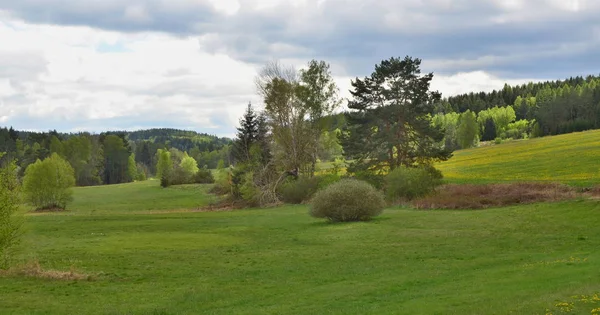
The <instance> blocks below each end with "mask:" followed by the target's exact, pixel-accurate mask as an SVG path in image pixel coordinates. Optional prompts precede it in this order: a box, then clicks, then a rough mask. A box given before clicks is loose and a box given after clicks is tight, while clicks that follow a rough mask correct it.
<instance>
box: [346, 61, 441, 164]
mask: <svg viewBox="0 0 600 315" xmlns="http://www.w3.org/2000/svg"><path fill="white" fill-rule="evenodd" d="M420 64H421V60H420V59H413V58H411V57H408V56H407V57H406V58H404V60H402V59H399V58H391V59H389V60H384V61H382V62H381V63H380V64H379V65H376V66H375V71H374V72H373V73H372V74H371V76H370V77H365V78H364V79H363V80H360V79H358V78H357V79H356V80H354V81H352V86H353V90H352V91H351V93H352V95H353V97H354V99H353V100H352V101H350V102H349V104H348V107H349V108H350V109H353V110H354V111H351V112H348V113H347V122H348V126H347V128H345V130H344V131H343V133H342V134H343V136H342V137H341V142H342V146H343V148H344V153H345V155H346V157H347V158H350V159H354V160H355V162H353V163H352V164H351V165H350V167H349V171H350V172H356V171H361V170H367V169H368V170H371V171H378V170H384V171H385V170H386V169H387V170H393V169H395V168H396V167H398V166H401V165H403V166H407V167H412V166H416V165H423V164H431V163H432V162H434V161H443V160H447V159H448V158H450V157H451V154H452V153H451V151H450V150H447V149H443V148H440V146H438V145H437V144H438V143H439V142H440V141H441V140H442V139H443V138H444V133H443V130H441V128H439V127H437V126H434V125H433V124H432V123H431V116H430V114H431V113H432V112H433V110H434V103H435V102H436V101H439V99H440V97H441V95H440V94H439V93H438V92H432V91H429V85H430V81H431V80H432V79H433V74H432V73H429V74H426V75H420V74H421V71H420V69H419V66H420Z"/></svg>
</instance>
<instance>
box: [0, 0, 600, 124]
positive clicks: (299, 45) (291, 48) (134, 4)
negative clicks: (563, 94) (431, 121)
mask: <svg viewBox="0 0 600 315" xmlns="http://www.w3.org/2000/svg"><path fill="white" fill-rule="evenodd" d="M599 13H600V2H598V1H594V0H527V1H526V0H488V1H476V0H429V1H423V0H405V1H402V2H398V1H395V0H378V1H376V0H288V1H284V0H261V1H258V0H257V1H242V0H169V1H167V0H136V1H121V0H89V1H79V0H20V1H14V0H0V38H2V40H3V45H0V111H1V112H0V122H2V123H3V124H14V125H15V126H16V127H18V128H27V129H36V128H37V129H41V130H45V129H48V128H51V129H55V128H56V129H61V130H67V131H68V130H76V129H78V128H84V129H85V128H86V127H87V128H89V129H91V130H93V131H101V130H105V129H111V128H112V129H115V128H116V129H130V128H134V127H143V126H156V127H161V126H162V127H176V128H191V129H195V130H199V131H204V132H210V133H213V132H214V133H215V134H218V135H229V136H232V135H233V134H234V131H235V129H234V128H235V125H236V124H237V122H238V117H239V116H240V115H241V114H242V112H243V110H244V108H245V105H246V104H247V103H248V101H252V102H253V103H254V104H256V105H258V104H259V99H258V97H257V95H256V93H255V89H254V85H253V78H254V75H255V73H256V71H257V69H258V67H259V66H261V65H262V64H263V63H264V62H266V61H268V60H272V59H280V60H281V61H282V62H284V63H286V64H293V65H295V66H296V67H300V66H302V65H304V64H306V62H307V61H308V60H310V59H313V58H315V59H324V60H326V61H328V62H329V63H330V64H331V66H332V72H333V74H334V75H335V76H336V79H337V82H338V85H339V86H340V90H341V92H342V95H343V96H346V97H347V96H349V93H348V89H349V88H350V80H351V79H353V78H355V77H363V76H365V75H369V74H370V73H371V72H372V71H373V68H374V65H375V64H377V63H379V61H380V60H382V59H387V58H389V57H392V56H395V57H404V56H405V55H410V56H413V57H418V58H421V59H423V64H422V65H423V70H424V71H427V72H429V71H432V72H434V73H435V78H434V82H433V84H432V86H433V87H434V88H436V89H439V90H440V91H441V92H443V94H444V95H452V94H456V93H463V92H469V91H478V90H490V89H497V88H501V87H502V85H503V84H504V83H505V82H508V83H524V82H527V81H529V80H546V79H560V78H565V77H569V76H575V75H587V74H597V73H600V59H598V58H597V56H598V55H599V54H600V22H599V20H598V19H597V16H598V14H599ZM4 43H9V44H4Z"/></svg>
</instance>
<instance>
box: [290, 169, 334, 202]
mask: <svg viewBox="0 0 600 315" xmlns="http://www.w3.org/2000/svg"><path fill="white" fill-rule="evenodd" d="M340 179H341V177H340V176H339V175H335V174H325V175H318V176H313V177H299V178H298V179H297V180H290V181H288V182H286V183H285V184H284V185H282V187H281V188H280V190H279V195H280V196H281V200H282V201H283V202H286V203H292V204H300V203H303V202H307V201H309V200H310V198H312V196H313V195H314V194H315V193H316V192H317V191H319V190H321V189H324V188H326V187H327V186H329V185H331V184H333V183H336V182H338V181H339V180H340Z"/></svg>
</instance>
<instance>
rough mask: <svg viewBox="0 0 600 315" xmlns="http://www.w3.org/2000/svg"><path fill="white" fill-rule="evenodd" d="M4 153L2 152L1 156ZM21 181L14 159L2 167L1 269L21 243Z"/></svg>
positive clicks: (0, 202)
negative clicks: (18, 177)
mask: <svg viewBox="0 0 600 315" xmlns="http://www.w3.org/2000/svg"><path fill="white" fill-rule="evenodd" d="M2 156H3V153H0V158H1V157H2ZM19 204H20V199H19V181H18V179H17V165H16V163H15V162H14V161H11V162H10V163H7V165H5V166H4V167H2V168H0V269H6V268H7V267H8V265H9V261H10V258H11V256H12V254H13V253H12V249H13V248H14V246H15V245H17V244H18V243H19V235H20V234H21V228H22V226H23V218H22V216H21V215H17V214H18V211H19Z"/></svg>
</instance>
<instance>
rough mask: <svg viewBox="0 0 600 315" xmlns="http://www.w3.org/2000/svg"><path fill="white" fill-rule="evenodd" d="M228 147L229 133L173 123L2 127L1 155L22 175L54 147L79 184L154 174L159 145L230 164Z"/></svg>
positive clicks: (211, 163)
mask: <svg viewBox="0 0 600 315" xmlns="http://www.w3.org/2000/svg"><path fill="white" fill-rule="evenodd" d="M230 147H231V140H230V139H228V138H219V137H216V136H212V135H208V134H201V133H197V132H194V131H186V130H177V129H148V130H140V131H134V132H127V131H111V132H104V133H100V134H91V133H87V132H82V133H69V134H67V133H58V132H56V131H49V132H26V131H17V130H14V129H13V128H12V127H11V128H0V152H7V154H6V155H5V156H4V157H3V160H4V161H8V160H12V159H16V161H17V165H18V166H19V175H21V176H23V175H24V173H25V169H26V168H27V166H28V165H30V164H32V163H34V162H35V161H36V160H38V159H39V160H43V159H45V158H47V157H48V156H50V155H51V154H52V153H57V154H58V155H60V156H61V157H63V158H64V159H66V160H67V161H68V162H69V163H70V164H71V166H72V167H73V169H74V170H75V178H76V182H77V185H79V186H90V185H100V184H116V183H124V182H130V181H132V180H135V179H141V178H146V177H148V176H153V175H154V174H155V172H156V162H157V154H156V153H157V151H158V150H159V149H167V150H169V151H172V152H173V153H174V155H178V156H181V155H182V154H183V152H187V153H188V154H189V155H190V156H191V157H193V158H194V159H195V160H196V161H197V162H198V167H206V168H216V167H217V165H219V164H221V165H222V166H228V165H229V164H230V163H231V158H230Z"/></svg>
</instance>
